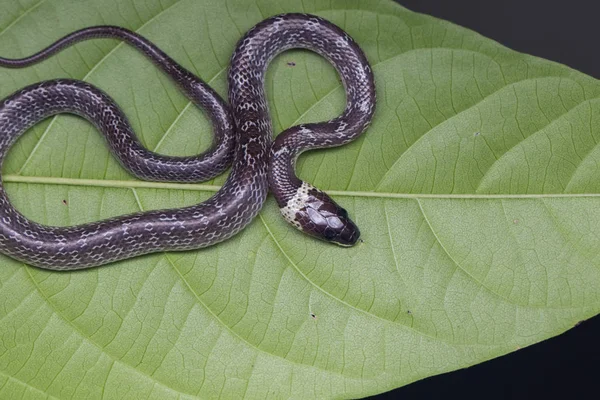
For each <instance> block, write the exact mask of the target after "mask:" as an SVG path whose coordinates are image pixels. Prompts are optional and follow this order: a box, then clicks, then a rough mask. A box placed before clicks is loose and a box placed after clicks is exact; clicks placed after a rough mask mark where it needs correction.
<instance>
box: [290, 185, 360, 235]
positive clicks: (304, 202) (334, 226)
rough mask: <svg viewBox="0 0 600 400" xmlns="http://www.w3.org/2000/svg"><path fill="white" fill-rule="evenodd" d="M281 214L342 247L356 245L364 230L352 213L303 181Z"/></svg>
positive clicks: (302, 227)
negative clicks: (360, 227) (350, 214)
mask: <svg viewBox="0 0 600 400" xmlns="http://www.w3.org/2000/svg"><path fill="white" fill-rule="evenodd" d="M281 214H282V215H283V217H284V218H285V219H286V220H287V221H288V222H289V223H291V224H292V225H294V226H295V227H296V228H298V229H299V230H301V231H302V232H304V233H307V234H309V235H311V236H314V237H316V238H318V239H322V240H325V241H327V242H332V243H335V244H338V245H340V246H344V247H350V246H354V245H355V244H356V242H357V241H358V239H359V238H360V230H359V229H358V227H357V226H356V224H355V223H354V222H352V220H351V219H350V218H349V217H348V212H347V211H346V210H345V209H344V208H342V207H341V206H340V205H338V204H337V203H336V202H335V201H333V199H332V198H331V197H329V196H328V195H327V194H326V193H324V192H322V191H321V190H319V189H317V188H315V187H314V186H312V185H310V184H308V183H306V182H302V186H300V188H298V190H297V192H296V194H295V195H294V196H293V197H292V198H291V199H290V200H289V201H288V202H287V204H286V205H285V206H284V207H282V208H281Z"/></svg>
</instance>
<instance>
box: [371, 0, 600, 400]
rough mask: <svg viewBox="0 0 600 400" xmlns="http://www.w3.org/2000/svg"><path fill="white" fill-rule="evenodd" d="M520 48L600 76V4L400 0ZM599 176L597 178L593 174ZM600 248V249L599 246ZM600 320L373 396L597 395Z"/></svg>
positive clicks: (529, 0) (593, 0) (536, 0)
mask: <svg viewBox="0 0 600 400" xmlns="http://www.w3.org/2000/svg"><path fill="white" fill-rule="evenodd" d="M398 2H399V3H400V4H402V5H403V6H405V7H406V8H408V9H410V10H412V11H417V12H421V13H425V14H429V15H432V16H435V17H438V18H442V19H445V20H449V21H452V22H454V23H456V24H458V25H461V26H464V27H467V28H469V29H472V30H474V31H476V32H479V33H480V34H482V35H484V36H486V37H488V38H491V39H494V40H495V41H497V42H500V43H502V44H503V45H505V46H507V47H509V48H512V49H514V50H517V51H521V52H524V53H528V54H532V55H535V56H539V57H543V58H547V59H549V60H553V61H557V62H560V63H562V64H566V65H568V66H570V67H572V68H575V69H577V70H579V71H582V72H584V73H586V74H588V75H592V76H593V77H595V78H599V79H600V5H597V4H596V3H597V1H596V0H587V1H584V0H575V1H552V0H546V1H542V0H518V1H515V0H504V1H490V0H479V1H475V0H438V1H434V0H398ZM598 179H600V177H598ZM598 251H600V249H599V250H598ZM599 373H600V317H595V318H593V319H590V320H588V321H584V322H582V323H581V324H580V325H578V326H577V327H575V328H573V329H571V330H570V331H568V332H566V333H564V334H563V335H560V336H558V337H555V338H553V339H550V340H547V341H545V342H542V343H539V344H536V345H533V346H530V347H527V348H525V349H522V350H519V351H517V352H514V353H511V354H508V355H506V356H504V357H500V358H496V359H494V360H491V361H488V362H485V363H482V364H479V365H476V366H473V367H471V368H468V369H463V370H460V371H455V372H451V373H448V374H444V375H439V376H434V377H431V378H427V379H424V380H422V381H419V382H415V383H413V384H411V385H408V386H405V387H402V388H399V389H396V390H394V391H391V392H388V393H384V394H381V395H379V396H375V397H373V398H374V399H378V400H379V399H386V398H404V399H430V398H442V396H444V397H443V398H447V399H453V398H460V399H487V400H493V399H538V398H544V399H553V398H569V399H591V398H599V394H598V391H599V390H598V389H599V387H600V385H598V382H599V381H600V376H599V375H600V374H599Z"/></svg>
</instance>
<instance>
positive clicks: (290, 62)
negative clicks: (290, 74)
mask: <svg viewBox="0 0 600 400" xmlns="http://www.w3.org/2000/svg"><path fill="white" fill-rule="evenodd" d="M287 65H288V67H295V66H296V63H295V62H293V61H289V62H288V63H287Z"/></svg>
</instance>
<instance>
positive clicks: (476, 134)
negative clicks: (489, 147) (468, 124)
mask: <svg viewBox="0 0 600 400" xmlns="http://www.w3.org/2000/svg"><path fill="white" fill-rule="evenodd" d="M479 135H481V132H475V133H474V134H473V136H479Z"/></svg>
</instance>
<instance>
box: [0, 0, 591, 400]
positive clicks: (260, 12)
mask: <svg viewBox="0 0 600 400" xmlns="http://www.w3.org/2000/svg"><path fill="white" fill-rule="evenodd" d="M0 10H1V12H0V54H2V55H3V56H7V57H22V56H26V55H29V54H31V53H33V52H35V51H37V50H39V49H41V48H42V47H44V46H46V45H48V44H50V43H51V42H52V41H54V40H55V39H57V38H59V37H61V36H62V35H64V34H67V33H69V32H71V31H73V30H75V29H78V28H82V27H85V26H91V25H99V24H114V25H122V26H125V27H128V28H130V29H133V30H135V31H137V32H139V33H141V34H142V35H144V36H146V37H148V38H149V39H150V40H152V41H154V42H155V43H157V44H158V45H159V46H160V47H161V48H162V49H163V50H165V51H166V52H167V53H168V54H170V55H171V56H172V57H173V58H175V59H176V60H177V61H179V62H180V63H181V64H182V65H184V66H185V67H186V68H188V69H190V70H191V71H193V72H195V73H197V74H198V75H199V76H200V77H202V78H203V79H205V80H206V81H208V82H209V83H210V84H211V85H212V86H213V87H215V88H216V89H217V90H218V91H219V92H220V93H221V94H222V95H224V96H225V94H226V80H225V78H226V76H225V75H226V74H225V71H226V68H227V65H228V62H229V57H230V55H231V53H232V51H233V48H234V46H235V43H236V41H237V40H238V39H239V38H240V36H241V35H242V34H243V32H245V31H246V30H248V29H249V28H250V27H251V26H253V25H254V24H255V23H257V22H258V21H260V20H262V19H264V18H266V17H268V16H271V15H274V14H278V13H282V12H292V11H295V12H310V13H314V14H318V15H320V16H322V17H325V18H327V19H329V20H331V21H333V22H334V23H336V24H338V25H339V26H341V27H342V28H343V29H345V30H346V31H347V32H349V33H350V34H351V35H352V36H353V37H354V38H355V39H356V40H357V41H358V43H359V44H360V46H361V47H362V48H363V49H364V51H365V52H366V54H367V56H368V58H369V60H370V62H371V64H372V66H373V69H374V72H375V77H376V84H377V89H378V106H377V113H376V116H375V119H374V123H373V125H372V127H371V128H370V129H369V131H368V132H367V133H366V134H365V135H364V136H363V137H361V138H360V139H359V140H357V141H356V142H354V143H352V144H350V145H347V146H344V147H343V148H338V149H332V150H327V151H315V152H312V153H310V154H307V155H306V156H303V157H302V158H301V159H300V160H299V172H300V176H301V177H302V178H304V179H305V180H307V181H309V182H311V183H313V184H315V185H316V186H319V187H320V188H322V189H325V190H328V191H329V192H330V193H331V194H333V195H334V197H335V198H336V199H337V200H338V201H339V202H340V203H341V204H343V205H344V206H345V207H346V208H348V210H349V212H350V213H351V215H353V216H354V219H355V221H357V223H358V224H359V225H360V227H361V231H362V232H363V238H364V239H365V243H363V244H362V245H360V246H357V247H355V248H352V249H342V248H337V247H333V246H331V245H327V244H324V243H321V242H317V241H315V240H313V239H311V238H308V237H305V236H303V235H302V234H301V233H299V232H297V231H296V230H294V229H293V228H291V227H290V226H288V225H287V224H285V222H283V221H282V219H281V218H280V217H279V215H278V210H277V207H276V205H275V203H274V202H273V201H272V200H269V201H268V202H267V204H266V206H265V207H264V209H263V211H262V212H261V214H260V215H259V217H258V218H256V220H255V221H254V222H253V223H252V224H251V225H250V226H249V227H248V228H247V229H245V230H244V231H243V232H242V233H241V234H239V235H237V236H236V237H234V238H233V239H231V240H229V241H227V242H225V243H222V244H219V245H216V246H213V247H210V248H207V249H203V250H199V251H192V252H185V253H166V254H155V255H150V256H145V257H140V258H136V259H133V260H128V261H124V262H120V263H115V264H113V265H111V266H107V267H103V268H98V269H92V270H88V271H83V272H77V273H52V272H47V271H43V270H39V269H36V268H32V267H29V266H26V265H22V264H20V263H18V262H15V261H13V260H11V259H9V258H6V257H1V258H0V263H1V264H2V268H0V397H1V398H45V397H50V398H59V399H63V398H102V397H104V398H157V399H158V398H160V399H169V398H183V399H187V398H190V399H191V398H197V397H200V398H213V397H219V396H220V397H223V398H244V397H245V398H267V397H269V398H285V397H294V398H313V397H319V398H349V397H361V396H367V395H370V394H374V393H378V392H383V391H387V390H390V389H393V388H396V387H399V386H402V385H405V384H408V383H410V382H413V381H415V380H418V379H422V378H424V377H427V376H431V375H434V374H439V373H442V372H446V371H451V370H455V369H458V368H463V367H466V366H469V365H473V364H476V363H479V362H482V361H485V360H488V359H490V358H494V357H497V356H500V355H503V354H506V353H509V352H511V351H515V350H517V349H519V348H522V347H524V346H528V345H530V344H533V343H536V342H538V341H541V340H544V339H546V338H549V337H552V336H555V335H557V334H559V333H562V332H563V331H565V330H567V329H569V328H570V327H572V326H574V325H575V324H576V323H577V321H579V320H582V319H586V318H589V317H591V316H593V315H595V314H597V313H598V312H599V310H600V268H599V266H600V254H599V253H598V251H597V249H598V248H600V196H599V193H600V192H599V189H600V180H599V179H598V176H600V171H599V169H600V147H598V146H597V143H598V141H599V140H600V128H599V127H600V100H598V98H599V96H600V85H599V84H598V82H597V81H596V80H595V79H593V78H591V77H589V76H586V75H583V74H581V73H579V72H577V71H574V70H572V69H569V68H567V67H565V66H562V65H559V64H555V63H552V62H549V61H546V60H541V59H538V58H534V57H531V56H527V55H523V54H519V53H516V52H514V51H511V50H509V49H506V48H504V47H502V46H501V45H499V44H498V43H495V42H493V41H491V40H489V39H486V38H483V37H481V36H480V35H478V34H476V33H474V32H472V31H469V30H466V29H464V28H460V27H457V26H455V25H452V24H450V23H447V22H444V21H440V20H436V19H434V18H431V17H428V16H424V15H419V14H415V13H412V12H410V11H407V10H405V9H403V8H402V7H401V6H399V5H397V4H395V3H393V2H391V1H320V0H317V1H303V2H298V1H292V0H289V1H287V0H286V1H275V0H259V1H256V2H254V1H248V0H227V1H221V0H202V1H197V0H162V1H157V0H154V1H136V0H127V1H120V2H114V1H110V0H94V1H91V0H85V1H78V2H71V1H67V0H31V1H29V0H22V1H20V2H14V1H8V0H4V1H2V2H1V3H0ZM292 62H293V63H294V64H295V65H293V64H291V63H292ZM58 77H70V78H77V79H84V80H86V81H89V82H91V83H93V84H95V85H97V86H99V87H101V88H102V89H103V90H105V91H106V92H108V93H109V94H110V95H111V96H112V97H113V98H115V100H116V101H117V102H118V103H119V104H120V105H121V106H122V108H123V109H124V111H125V113H126V115H127V116H128V117H129V119H130V121H131V123H132V125H133V126H134V128H135V130H136V132H138V134H139V136H140V138H141V140H142V141H143V143H144V144H145V145H146V146H148V147H149V148H150V149H154V150H157V151H160V152H163V153H166V154H173V155H184V154H185V155H187V154H195V153H198V152H200V151H202V150H204V149H206V148H207V146H208V145H209V143H210V141H211V137H210V124H209V123H208V121H207V120H206V118H205V117H204V116H203V114H202V112H201V111H200V110H197V109H196V108H195V107H193V106H191V105H190V104H189V102H188V101H187V100H186V99H185V98H184V96H182V95H181V94H180V93H179V92H178V90H177V89H176V87H175V86H174V85H173V84H172V83H171V82H170V81H169V79H168V78H167V77H165V76H163V75H162V74H161V73H160V72H158V71H157V70H156V68H154V67H153V66H152V65H151V63H150V62H148V61H147V60H145V59H144V58H143V56H141V55H139V54H138V53H137V52H136V51H135V50H133V49H131V48H129V47H127V46H126V45H124V44H120V43H118V42H116V41H112V40H94V41H89V42H85V43H81V44H78V45H76V46H74V47H72V48H69V49H67V50H65V51H63V52H62V53H61V54H59V55H57V56H55V57H53V58H52V59H50V60H48V61H46V62H44V63H42V64H39V65H36V66H34V67H31V68H27V69H24V70H6V69H2V70H0V96H2V97H4V96H7V95H9V94H10V93H12V92H13V91H15V90H17V89H18V88H21V87H23V86H25V85H26V84H30V83H33V82H37V81H39V80H42V79H53V78H58ZM266 85H267V93H268V96H269V101H270V109H271V112H272V119H273V124H274V127H275V130H276V132H280V131H281V130H283V129H286V128H287V127H290V126H292V125H294V124H297V123H299V122H309V121H319V120H323V119H327V118H331V117H333V116H335V115H337V114H338V113H339V112H340V111H341V110H342V108H343V104H344V93H343V88H342V87H341V86H340V82H339V80H338V78H337V75H336V73H335V71H334V70H333V68H332V67H331V66H330V65H329V64H328V63H327V62H326V61H325V60H323V59H321V58H320V57H318V56H316V55H314V54H312V53H309V52H305V51H290V52H287V53H285V54H283V55H281V56H279V57H278V58H277V59H276V60H275V61H274V62H273V63H272V65H271V67H270V68H269V72H268V76H267V82H266ZM182 143H185V145H182ZM3 177H4V179H5V182H6V185H7V190H8V192H9V195H10V197H11V199H12V201H13V202H14V203H15V205H16V207H17V208H18V209H19V210H20V211H22V212H23V213H24V214H25V215H26V216H28V217H29V218H32V219H33V220H35V221H38V222H41V223H46V224H51V225H72V224H77V223H83V222H89V221H95V220H98V219H101V218H107V217H110V216H114V215H119V214H124V213H127V212H135V211H138V210H147V209H157V208H167V207H169V208H170V207H180V206H184V205H190V204H194V203H197V202H200V201H203V200H205V199H207V198H208V197H209V196H210V195H211V194H212V193H213V191H214V190H215V187H216V186H218V185H220V184H222V183H223V181H224V177H219V178H217V179H215V180H214V181H212V182H207V183H205V184H198V185H174V184H159V183H148V182H140V181H136V180H135V179H134V178H132V177H131V176H130V175H129V174H128V173H127V172H126V171H124V170H123V169H122V168H121V167H120V166H119V164H118V163H117V161H116V160H115V159H114V158H113V157H112V156H111V155H110V153H109V152H108V150H107V149H106V146H105V144H104V142H103V139H102V137H101V135H100V134H98V132H96V131H95V129H94V128H93V127H92V126H91V125H90V124H89V123H87V122H85V121H82V120H80V119H77V118H75V117H70V116H64V115H61V116H58V117H55V118H53V119H50V120H47V121H45V122H43V123H41V124H39V125H38V126H36V127H35V128H33V129H32V130H31V132H28V133H27V134H26V135H25V136H24V137H23V138H22V139H21V140H19V142H18V143H17V144H16V145H15V147H14V148H13V149H12V150H11V152H10V153H9V155H8V158H7V160H6V162H5V163H4V166H3Z"/></svg>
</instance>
